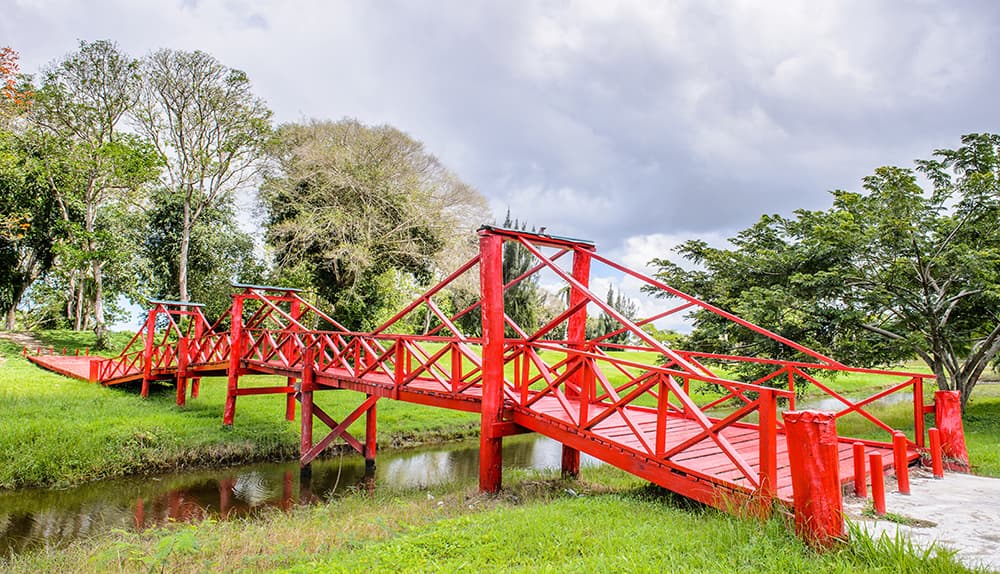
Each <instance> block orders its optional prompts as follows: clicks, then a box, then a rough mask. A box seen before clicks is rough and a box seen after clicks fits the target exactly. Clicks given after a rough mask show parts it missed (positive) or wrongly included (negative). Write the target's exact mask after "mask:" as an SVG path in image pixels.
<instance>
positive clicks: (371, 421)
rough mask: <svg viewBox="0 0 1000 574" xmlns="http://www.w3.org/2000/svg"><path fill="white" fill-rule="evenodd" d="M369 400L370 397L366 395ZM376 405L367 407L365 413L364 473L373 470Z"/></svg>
mask: <svg viewBox="0 0 1000 574" xmlns="http://www.w3.org/2000/svg"><path fill="white" fill-rule="evenodd" d="M368 397H369V398H371V395H368ZM376 405H378V403H375V404H373V405H372V406H370V407H368V410H367V411H365V472H371V471H372V470H374V469H375V446H376V444H377V442H376V434H375V432H376V421H377V418H376V410H375V407H376Z"/></svg>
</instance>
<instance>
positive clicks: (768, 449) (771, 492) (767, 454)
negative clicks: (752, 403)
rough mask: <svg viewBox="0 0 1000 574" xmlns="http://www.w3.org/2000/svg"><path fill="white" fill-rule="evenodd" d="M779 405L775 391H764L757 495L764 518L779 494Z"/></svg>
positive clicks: (761, 399)
mask: <svg viewBox="0 0 1000 574" xmlns="http://www.w3.org/2000/svg"><path fill="white" fill-rule="evenodd" d="M777 412H778V405H777V402H776V401H775V397H774V391H771V390H770V389H762V390H761V391H760V403H759V406H758V413H759V415H758V416H759V418H758V421H759V423H758V425H757V427H758V429H760V437H759V440H760V444H759V445H758V449H759V451H758V454H759V456H760V487H759V488H758V493H757V495H758V496H759V497H760V502H761V504H762V509H761V510H762V512H763V514H762V516H764V515H770V511H771V508H772V501H773V500H774V497H775V496H776V495H777V493H778V414H777Z"/></svg>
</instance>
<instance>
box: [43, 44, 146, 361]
mask: <svg viewBox="0 0 1000 574" xmlns="http://www.w3.org/2000/svg"><path fill="white" fill-rule="evenodd" d="M138 86H139V63H138V61H137V60H135V59H133V58H131V57H129V56H128V55H126V54H124V53H122V52H121V51H119V49H118V47H117V46H116V45H115V44H114V43H112V42H109V41H106V40H99V41H96V42H89V43H88V42H82V41H81V42H80V48H79V50H78V51H76V52H74V53H72V54H69V55H68V56H66V57H65V58H64V59H62V60H61V61H59V62H57V63H55V64H53V65H51V66H49V67H48V69H46V70H45V72H44V74H43V83H42V86H41V88H40V89H39V90H38V91H37V93H36V95H35V102H34V105H33V106H32V120H33V122H34V123H35V125H37V126H38V127H39V128H40V129H41V130H43V131H44V132H46V133H48V134H49V135H51V136H52V137H53V138H56V139H58V140H60V142H59V145H61V146H62V149H63V151H64V152H65V153H62V154H59V155H58V157H54V156H46V161H45V162H46V168H47V170H48V172H49V174H50V177H49V182H50V186H51V190H52V192H53V193H54V194H55V196H56V200H57V202H58V204H59V206H60V210H61V212H62V214H63V218H64V220H65V221H66V223H67V224H68V230H69V231H70V234H71V237H72V240H71V242H72V245H73V246H75V248H76V249H77V250H78V253H77V256H76V257H75V259H76V260H77V261H79V262H80V264H81V266H80V268H79V269H78V270H77V274H76V276H75V278H74V281H73V283H74V289H75V290H76V309H77V321H76V327H77V328H81V327H82V322H83V307H84V293H85V291H86V289H85V283H86V282H87V280H90V281H93V289H92V291H91V292H92V299H91V302H92V310H93V314H94V323H95V325H94V330H95V332H96V333H97V335H98V341H99V343H100V342H101V341H103V338H104V333H105V330H106V320H105V316H104V315H105V314H104V306H105V297H106V295H107V294H106V293H105V270H106V266H107V264H108V261H109V260H111V259H114V258H115V257H116V255H118V254H119V250H120V248H121V244H120V241H119V240H118V238H117V237H115V234H114V233H113V232H111V231H109V230H108V229H106V228H102V226H101V219H102V217H105V218H106V216H108V215H109V214H108V213H102V210H105V209H107V208H109V207H110V206H113V205H117V204H123V203H133V202H136V201H137V198H136V197H135V195H136V193H137V192H138V191H139V190H140V189H141V188H142V185H143V184H144V183H145V182H147V181H149V180H150V179H152V178H154V177H155V175H156V171H157V169H158V165H159V158H158V156H157V154H156V153H155V151H154V150H153V149H152V148H151V147H149V146H148V145H147V144H146V143H145V142H143V141H142V140H141V139H139V138H137V137H136V136H134V135H131V134H124V133H121V132H120V131H119V124H120V123H121V121H122V118H123V117H124V116H125V114H126V112H128V111H129V110H130V109H131V108H132V106H134V105H135V103H136V98H137V94H138V92H137V89H138ZM65 172H72V173H75V174H76V175H75V177H71V178H64V179H63V180H61V181H60V180H58V179H57V177H56V175H57V174H59V173H65ZM77 210H79V213H80V214H81V216H82V220H79V219H77V218H76V217H75V213H76V212H77Z"/></svg>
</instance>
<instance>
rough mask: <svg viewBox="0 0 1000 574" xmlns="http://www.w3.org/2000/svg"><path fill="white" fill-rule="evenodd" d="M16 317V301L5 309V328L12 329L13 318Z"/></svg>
mask: <svg viewBox="0 0 1000 574" xmlns="http://www.w3.org/2000/svg"><path fill="white" fill-rule="evenodd" d="M16 318H17V303H14V304H13V305H11V307H10V309H7V330H8V331H13V330H14V320H15V319H16Z"/></svg>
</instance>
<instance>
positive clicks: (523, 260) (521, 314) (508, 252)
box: [503, 210, 543, 337]
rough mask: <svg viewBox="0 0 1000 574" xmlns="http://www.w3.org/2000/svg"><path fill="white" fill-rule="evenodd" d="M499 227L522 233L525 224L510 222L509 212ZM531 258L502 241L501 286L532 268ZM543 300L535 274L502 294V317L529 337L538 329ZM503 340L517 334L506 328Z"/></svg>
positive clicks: (518, 245)
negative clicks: (511, 321)
mask: <svg viewBox="0 0 1000 574" xmlns="http://www.w3.org/2000/svg"><path fill="white" fill-rule="evenodd" d="M503 227H505V228H507V229H516V230H521V231H524V230H526V229H527V228H528V226H527V224H522V223H520V222H519V221H517V220H516V219H515V220H513V221H512V220H511V218H510V210H507V216H506V217H505V218H504V222H503ZM535 263H536V261H535V256H534V255H532V254H531V252H530V251H528V250H527V248H525V247H524V246H523V245H521V244H520V243H516V242H513V241H505V242H504V244H503V282H504V285H506V284H508V283H510V282H511V281H513V280H514V279H516V278H518V277H520V276H521V275H523V274H524V273H526V272H527V271H528V270H529V269H531V268H532V267H534V265H535ZM542 302H543V297H542V293H541V290H540V289H539V287H538V274H537V273H535V274H532V275H531V276H529V277H527V278H525V279H523V280H521V281H520V282H519V283H517V284H515V285H511V286H510V287H508V288H507V291H505V292H504V294H503V309H504V313H505V314H506V315H507V316H508V317H510V318H511V320H513V321H514V322H515V323H517V324H518V326H520V327H521V329H522V330H524V331H525V332H526V333H528V334H531V333H532V332H534V331H535V329H537V328H538V320H539V318H540V317H541V315H542ZM506 331H507V336H508V337H515V336H517V333H515V332H514V330H513V329H512V328H511V327H510V326H509V325H508V326H507V327H506Z"/></svg>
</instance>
